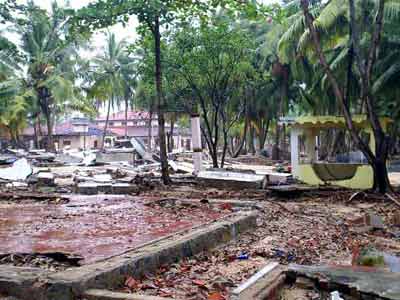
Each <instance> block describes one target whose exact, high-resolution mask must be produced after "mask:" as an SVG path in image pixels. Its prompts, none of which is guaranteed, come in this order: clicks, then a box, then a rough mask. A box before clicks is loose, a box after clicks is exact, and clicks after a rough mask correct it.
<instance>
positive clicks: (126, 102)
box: [125, 98, 129, 139]
mask: <svg viewBox="0 0 400 300" xmlns="http://www.w3.org/2000/svg"><path fill="white" fill-rule="evenodd" d="M128 106H129V103H128V98H125V139H128Z"/></svg>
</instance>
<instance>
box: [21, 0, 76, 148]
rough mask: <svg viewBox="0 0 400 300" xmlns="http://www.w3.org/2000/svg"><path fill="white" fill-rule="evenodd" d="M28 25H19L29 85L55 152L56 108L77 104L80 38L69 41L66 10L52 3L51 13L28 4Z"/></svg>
mask: <svg viewBox="0 0 400 300" xmlns="http://www.w3.org/2000/svg"><path fill="white" fill-rule="evenodd" d="M26 18H27V21H26V22H25V23H23V24H22V25H21V24H16V25H15V26H16V30H15V31H16V33H18V34H19V36H20V37H21V49H22V52H23V55H24V56H25V57H26V67H27V73H26V74H24V75H23V76H22V77H24V78H25V82H26V86H27V87H29V88H31V89H32V90H33V91H34V92H35V99H36V101H37V104H38V107H39V108H40V111H41V113H42V114H43V116H44V117H45V120H46V124H47V149H48V150H54V143H53V120H54V111H56V106H57V105H58V104H60V103H63V102H66V101H74V100H75V95H76V93H75V92H76V91H75V89H74V78H75V74H74V66H75V63H74V57H75V56H77V47H76V46H77V43H78V39H79V38H78V37H76V38H75V40H69V39H67V32H68V23H67V21H66V20H67V17H66V15H65V12H64V9H62V8H60V7H58V6H57V3H56V2H54V3H53V4H52V12H51V13H50V14H48V13H47V12H46V11H44V10H41V9H39V8H38V7H36V6H34V5H33V4H32V3H29V5H28V7H27V9H26Z"/></svg>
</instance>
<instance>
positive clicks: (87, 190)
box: [76, 182, 98, 195]
mask: <svg viewBox="0 0 400 300" xmlns="http://www.w3.org/2000/svg"><path fill="white" fill-rule="evenodd" d="M76 192H77V193H78V194H82V195H96V194H97V193H98V185H97V183H94V182H82V183H78V185H77V186H76Z"/></svg>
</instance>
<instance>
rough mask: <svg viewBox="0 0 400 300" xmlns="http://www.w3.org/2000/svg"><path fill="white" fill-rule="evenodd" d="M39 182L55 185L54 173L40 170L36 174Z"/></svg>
mask: <svg viewBox="0 0 400 300" xmlns="http://www.w3.org/2000/svg"><path fill="white" fill-rule="evenodd" d="M36 177H37V183H38V184H41V185H49V186H53V185H54V174H53V173H51V172H40V173H38V174H37V175H36Z"/></svg>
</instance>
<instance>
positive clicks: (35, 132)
mask: <svg viewBox="0 0 400 300" xmlns="http://www.w3.org/2000/svg"><path fill="white" fill-rule="evenodd" d="M38 118H39V116H37V117H35V119H34V121H33V133H34V139H35V147H36V149H40V146H39V132H38V126H40V122H38V121H37V120H38Z"/></svg>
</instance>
